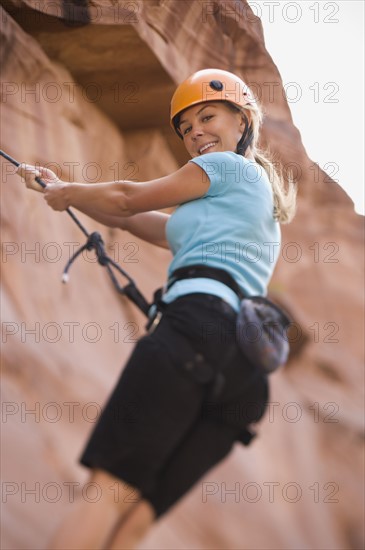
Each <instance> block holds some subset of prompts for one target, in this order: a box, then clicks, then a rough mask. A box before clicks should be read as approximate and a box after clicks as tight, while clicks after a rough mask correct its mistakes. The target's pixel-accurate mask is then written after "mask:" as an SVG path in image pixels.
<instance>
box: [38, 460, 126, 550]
mask: <svg viewBox="0 0 365 550" xmlns="http://www.w3.org/2000/svg"><path fill="white" fill-rule="evenodd" d="M117 482H119V483H120V486H118V489H120V490H119V491H118V498H115V490H112V489H111V487H113V488H114V489H115V487H116V485H115V484H116V483H117ZM89 483H93V484H94V487H95V490H96V491H98V493H99V494H100V498H99V499H97V500H95V502H90V499H89V501H88V500H86V499H85V498H83V497H82V496H80V497H79V498H78V499H77V500H75V502H74V503H73V504H72V507H73V508H72V511H71V515H70V516H68V517H67V518H66V520H65V521H64V523H63V524H62V525H61V527H60V528H59V530H58V531H57V533H56V535H55V537H54V538H53V540H52V541H51V543H50V544H49V545H48V549H49V550H66V549H72V550H83V549H85V548H87V549H88V550H94V549H102V548H105V545H106V542H107V541H108V539H109V538H110V536H111V533H112V532H113V530H114V529H115V527H116V526H117V524H118V523H119V522H120V520H121V519H122V518H124V517H126V515H127V513H128V512H129V511H130V510H131V508H132V507H133V506H134V505H135V502H128V500H130V499H128V498H127V497H128V496H129V495H130V494H131V492H134V494H136V492H135V491H133V488H131V487H128V486H127V485H126V484H125V483H123V482H121V481H120V480H118V479H117V478H115V477H113V476H112V475H110V474H109V473H107V472H105V471H102V470H94V471H93V473H92V475H91V478H90V481H89ZM90 487H92V486H91V485H90ZM90 498H91V497H90ZM93 498H94V497H93Z"/></svg>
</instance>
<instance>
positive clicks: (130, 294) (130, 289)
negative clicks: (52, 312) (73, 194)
mask: <svg viewBox="0 0 365 550" xmlns="http://www.w3.org/2000/svg"><path fill="white" fill-rule="evenodd" d="M0 155H1V156H2V157H4V158H5V159H6V160H7V161H9V162H11V163H12V164H13V165H14V166H16V167H18V166H20V162H18V161H16V160H15V159H13V158H12V157H11V156H10V155H7V154H6V153H5V152H4V151H1V150H0ZM35 181H36V182H37V183H39V185H40V186H41V187H43V188H45V187H47V185H46V183H45V182H44V181H43V180H42V178H40V177H39V176H36V178H35ZM66 212H67V214H68V215H69V216H70V217H71V218H72V220H73V221H74V222H75V223H76V225H77V226H78V227H79V228H80V229H81V231H82V232H83V233H84V235H85V236H86V237H87V241H86V243H85V244H84V245H82V246H81V247H80V248H78V249H77V250H76V252H75V253H74V254H73V255H72V257H71V258H70V259H69V261H68V262H67V264H66V267H65V269H64V271H63V274H62V281H63V282H64V283H67V282H68V279H69V275H68V271H69V269H70V267H71V265H72V264H73V262H74V261H75V260H76V259H77V258H78V256H79V255H80V254H81V253H82V252H83V251H84V250H94V251H95V255H96V257H97V260H98V263H99V264H100V265H102V266H103V267H105V268H106V270H107V272H108V274H109V277H110V278H111V280H112V283H113V285H114V287H115V289H116V290H117V291H118V293H119V294H123V295H124V296H127V298H129V300H131V301H132V302H133V303H134V304H135V305H136V306H137V307H138V308H139V309H140V310H141V311H142V312H143V313H144V314H145V315H146V316H148V311H149V309H150V304H149V303H148V302H147V300H146V298H145V297H144V296H143V294H142V293H141V292H140V290H139V289H138V288H137V285H136V283H135V282H134V280H133V279H132V277H131V276H130V275H129V274H128V273H127V272H126V271H125V270H124V269H122V268H121V267H120V265H118V264H117V263H116V262H115V261H114V260H112V258H110V256H108V254H107V253H106V251H105V246H104V241H103V239H102V237H101V235H100V233H98V232H97V231H94V232H93V233H89V232H88V231H87V229H86V228H85V227H84V226H83V225H82V223H81V222H80V220H79V219H78V218H77V216H76V215H75V214H74V213H73V211H72V210H71V209H70V208H67V209H66ZM113 268H114V269H115V270H117V271H118V272H119V273H120V274H121V275H123V277H125V278H126V279H127V280H128V284H126V285H125V286H122V285H120V284H119V282H118V280H117V278H116V276H115V273H114V271H113Z"/></svg>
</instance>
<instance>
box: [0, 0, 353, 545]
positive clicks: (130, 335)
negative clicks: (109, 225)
mask: <svg viewBox="0 0 365 550" xmlns="http://www.w3.org/2000/svg"><path fill="white" fill-rule="evenodd" d="M1 3H2V5H3V7H4V8H5V10H6V11H5V10H2V11H1V34H2V44H1V48H2V49H1V65H2V73H1V80H2V84H3V87H2V104H1V114H2V132H1V148H3V149H5V150H6V151H7V152H8V153H9V154H11V155H13V156H14V157H16V158H18V159H19V160H21V161H23V160H26V161H27V162H40V163H42V164H44V163H48V162H53V163H57V166H55V167H56V168H58V167H59V169H60V170H62V174H63V177H64V178H65V179H67V178H68V177H69V176H70V167H72V166H73V167H74V174H72V175H73V177H74V180H75V181H77V180H78V179H81V178H82V177H85V175H86V177H88V178H91V179H93V178H94V179H97V178H98V179H100V180H101V181H105V180H108V179H113V177H115V174H116V172H115V171H116V170H118V177H135V179H139V180H143V179H149V178H152V177H156V176H159V175H163V174H165V173H169V172H171V171H173V170H174V169H176V168H177V167H178V165H179V163H181V162H182V161H183V160H184V159H186V157H185V156H184V152H183V151H182V149H181V146H180V144H179V143H176V139H175V138H174V136H173V134H172V132H171V131H170V130H169V128H168V125H167V124H166V123H164V122H163V121H164V120H167V112H168V109H167V105H168V104H167V103H166V102H167V101H168V97H169V96H170V94H171V92H172V90H173V86H174V84H173V82H178V81H181V80H182V79H183V78H184V77H186V76H187V75H188V74H189V73H190V72H192V71H193V70H196V69H200V68H204V67H206V66H212V65H215V66H217V67H221V68H227V69H229V70H233V71H237V72H239V73H241V74H242V75H244V76H245V78H246V79H247V80H248V81H249V82H250V83H251V84H252V83H255V84H256V87H257V89H259V90H262V91H263V92H264V91H265V90H267V87H264V86H263V83H264V82H265V81H267V80H268V79H270V81H273V82H278V83H279V84H280V86H281V80H280V75H279V72H278V69H277V68H276V66H275V65H274V63H273V61H272V59H271V58H270V56H269V54H268V53H267V52H266V49H265V45H264V41H263V33H262V28H261V23H260V21H259V20H258V19H255V18H254V17H253V16H252V13H251V12H250V10H249V7H248V6H247V4H245V3H243V2H216V3H206V2H198V1H196V2H182V1H164V2H157V1H152V0H149V1H147V2H133V3H129V4H130V5H129V8H128V9H124V8H123V7H125V6H124V4H123V6H122V5H121V3H115V2H89V3H88V8H89V10H88V11H87V12H86V10H85V9H84V8H80V7H79V8H76V7H75V3H70V2H69V3H67V4H68V6H69V7H68V9H69V10H70V9H71V8H70V7H72V6H73V7H74V10H73V11H72V12H70V11H69V12H66V11H65V8H64V3H63V2H52V3H49V4H48V5H47V3H42V2H33V1H30V0H29V1H12V2H1ZM208 4H209V6H211V7H209V6H208ZM131 6H132V7H131ZM133 6H134V8H133ZM238 7H239V9H240V17H233V16H229V10H228V8H231V9H238ZM116 8H118V10H119V11H117V12H116V11H115V10H116ZM208 8H209V9H211V11H212V13H211V14H209V13H208V12H207V9H208ZM34 10H40V11H34ZM42 10H43V12H45V13H46V15H45V14H44V13H43V14H42V13H41V12H42ZM62 10H63V11H62ZM204 10H205V11H204ZM224 10H226V11H224ZM116 13H117V17H116V15H115V14H116ZM223 13H224V14H225V17H222V14H223ZM87 14H88V16H87ZM70 18H71V19H70ZM212 40H214V43H215V45H216V46H217V47H216V48H215V53H214V55H215V57H212V55H213V54H212V50H211V48H210V47H209V44H211V42H212ZM103 44H104V47H103ZM113 45H114V46H113ZM116 45H117V47H116ZM218 46H219V47H218ZM126 75H127V76H126ZM91 83H94V84H95V86H94V88H92V86H91ZM118 83H119V84H120V87H118V86H116V85H117V84H118ZM113 86H114V88H113ZM128 86H129V87H128ZM70 90H73V91H74V93H73V94H72V95H71V94H70ZM98 90H99V91H100V90H101V92H102V93H101V97H100V99H99V100H98V101H94V100H93V97H92V100H90V96H88V95H87V93H85V91H87V92H88V93H89V94H92V93H95V91H98ZM115 93H117V96H115ZM52 94H58V95H59V97H58V96H57V95H52ZM128 94H131V95H129V96H128ZM279 97H280V99H279ZM54 98H56V99H57V100H54V101H53V99H54ZM126 98H127V99H128V98H129V99H130V98H132V99H133V98H136V99H137V102H133V101H132V102H130V101H126ZM262 101H263V104H264V107H265V109H266V112H267V118H266V122H265V126H264V139H265V140H267V141H268V142H270V144H271V147H272V149H274V151H275V152H276V153H277V154H278V155H280V156H281V157H282V159H283V161H284V162H292V161H293V160H295V162H297V163H298V165H300V169H301V178H300V182H299V183H300V200H299V208H298V215H297V217H296V220H295V221H294V223H292V224H291V225H290V226H288V227H285V228H284V243H283V244H284V246H283V258H282V261H281V262H280V263H279V265H278V267H277V270H276V272H275V277H274V279H273V281H272V284H271V292H272V293H273V294H275V295H276V297H277V298H278V299H279V300H281V301H282V302H283V303H285V304H286V305H287V307H288V309H289V310H290V311H291V312H292V314H293V316H294V318H295V319H296V320H297V321H298V323H299V324H300V327H301V330H302V332H303V335H305V336H306V339H305V338H304V336H303V338H302V339H300V342H299V344H302V345H298V346H293V349H294V353H293V357H292V360H291V362H290V363H289V365H288V366H287V367H286V368H285V369H284V370H282V371H281V372H279V373H277V374H275V375H274V376H273V377H272V391H271V397H270V402H271V404H270V409H269V413H268V414H267V416H266V418H265V420H264V421H263V423H262V424H261V426H260V435H261V436H260V438H258V439H257V441H256V442H255V444H254V445H253V446H252V447H251V448H249V449H245V448H243V447H242V446H240V445H237V446H236V447H235V449H234V451H233V453H232V454H231V455H230V457H229V458H228V459H227V460H225V461H224V462H223V463H222V464H220V465H219V466H218V467H217V468H216V469H214V470H213V471H212V472H209V473H208V474H207V475H206V477H205V478H204V479H203V480H202V482H201V483H199V484H198V485H197V486H196V487H195V488H194V489H193V490H192V491H191V492H190V493H189V494H188V495H187V497H186V498H185V499H184V500H183V501H182V502H181V503H180V504H179V505H178V506H177V507H176V508H175V509H174V510H172V511H171V513H170V514H169V515H167V516H166V517H165V518H164V519H163V520H162V521H161V522H160V523H159V524H157V525H156V527H155V529H154V530H153V531H152V532H151V534H150V535H149V536H148V537H147V538H146V539H145V541H144V542H143V544H142V545H141V548H146V549H147V548H150V549H152V548H153V549H156V548H166V549H171V548H174V549H177V548H237V549H238V548H239V549H241V548H242V549H243V548H245V549H250V550H252V549H257V550H259V549H262V548H267V549H269V548H270V549H279V548H280V549H284V548H285V549H289V548H290V549H297V550H301V549H302V548H310V549H313V550H314V549H316V550H317V549H328V548H331V549H344V548H346V549H350V548H351V549H355V548H356V549H358V548H362V547H363V545H364V540H363V537H362V527H361V526H362V521H363V512H364V508H363V491H362V482H363V472H362V466H363V415H362V407H363V367H362V360H363V357H362V353H363V346H362V340H361V334H362V329H363V325H362V319H363V317H362V308H363V295H362V294H361V292H362V284H361V283H362V276H363V256H362V246H363V232H362V227H363V225H362V218H361V217H360V216H357V215H356V214H355V213H354V211H353V206H352V204H351V201H350V200H349V199H348V197H347V196H346V194H345V193H344V192H343V191H342V190H341V189H340V187H339V186H337V185H336V184H335V183H334V182H331V181H328V178H327V181H328V182H326V181H324V180H325V178H324V176H323V174H321V180H323V181H321V182H320V183H315V182H314V181H313V170H310V169H309V168H310V165H311V161H310V159H308V157H307V156H306V153H305V150H304V148H303V145H302V144H301V141H300V136H299V133H298V131H297V129H296V128H295V127H294V126H293V124H292V120H291V115H290V111H289V108H288V105H287V104H286V103H285V101H284V99H283V96H282V95H281V94H280V96H279V95H278V98H277V101H275V102H274V103H272V102H270V101H268V98H267V97H265V95H264V94H263V95H262ZM93 163H95V164H93ZM1 170H2V187H1V204H2V237H3V243H2V307H1V315H2V322H3V325H2V328H3V336H2V343H3V347H2V372H1V377H2V379H1V381H2V383H1V391H2V402H3V404H2V425H1V427H2V468H1V469H2V471H1V474H2V482H3V485H2V500H3V501H2V541H1V542H2V547H3V548H4V549H5V548H7V549H20V548H24V549H26V548H29V549H34V548H42V547H45V545H46V541H47V537H48V536H49V534H50V533H51V532H52V531H53V529H54V528H55V526H56V525H57V524H58V522H59V520H60V517H61V516H62V515H63V514H64V513H65V511H66V509H67V504H68V502H69V500H70V499H71V498H72V490H71V486H70V483H72V482H75V483H81V482H82V480H84V479H85V476H86V472H85V471H84V470H83V469H81V468H80V467H79V466H78V465H77V457H78V454H79V453H80V451H81V449H82V447H83V444H84V442H85V440H86V437H87V434H88V433H89V431H90V430H91V429H92V427H93V423H94V419H95V417H96V415H97V414H98V412H99V410H100V407H101V406H102V404H103V402H104V400H105V399H106V397H107V395H108V393H109V392H110V390H111V388H112V387H113V384H114V382H115V380H116V379H117V377H118V375H119V371H120V366H121V365H122V364H123V362H124V361H125V359H126V358H127V356H128V354H129V353H130V351H131V349H132V346H133V341H134V340H135V338H136V337H138V336H140V335H141V334H142V333H143V323H144V321H143V318H142V316H141V315H140V314H139V313H138V311H137V310H136V309H135V308H134V306H132V305H130V304H129V303H128V302H126V300H124V299H121V298H118V296H116V294H115V292H114V290H113V288H112V287H111V285H110V283H109V280H108V278H107V275H106V273H105V272H104V271H103V269H102V268H101V267H99V266H95V265H93V262H92V257H91V256H85V257H84V258H82V259H80V260H79V261H78V263H77V264H76V265H75V266H74V267H73V268H72V270H71V280H70V283H69V284H68V285H67V286H64V285H62V284H61V282H60V277H61V273H62V269H63V267H64V264H65V262H66V261H67V259H68V257H69V252H70V250H72V248H73V246H74V243H81V242H83V236H82V234H81V233H80V231H79V230H78V229H77V227H76V226H74V225H73V224H72V223H71V221H70V220H69V219H68V217H67V215H66V214H64V213H54V212H52V211H50V210H49V209H48V208H47V207H46V205H45V204H44V202H43V200H42V197H41V196H40V195H36V194H35V193H31V192H29V191H26V190H25V189H24V187H23V185H22V184H21V182H20V181H19V179H18V178H17V177H16V176H14V175H13V168H12V167H11V166H10V165H8V164H7V163H4V162H2V164H1ZM81 218H82V220H83V222H84V223H85V225H86V226H87V227H88V228H89V229H90V230H92V229H94V228H95V229H98V230H100V231H101V232H102V234H103V236H104V238H105V240H106V242H107V243H108V247H109V251H110V253H111V254H112V255H114V257H115V259H117V260H119V261H120V262H121V264H122V265H123V266H124V267H125V268H126V269H127V270H128V271H129V272H130V273H131V274H132V276H133V277H134V278H135V279H136V280H137V281H138V283H139V285H140V287H141V288H142V290H143V291H144V292H145V293H146V295H147V296H148V297H149V298H150V297H151V295H152V291H153V289H154V288H156V287H157V286H158V285H159V284H160V283H162V282H163V280H164V277H165V271H166V267H167V264H168V261H169V258H170V256H169V254H168V253H167V252H166V251H163V250H160V249H158V248H156V247H153V246H147V245H145V244H144V243H142V242H140V241H138V240H137V239H135V238H134V237H131V236H130V235H128V234H123V233H121V232H116V231H111V230H107V229H106V228H103V227H101V226H98V224H96V223H95V222H93V221H91V220H88V219H87V218H86V217H84V216H81ZM74 487H75V491H78V490H79V487H80V485H75V486H74ZM227 489H228V490H232V489H234V490H235V491H236V492H235V494H233V495H232V494H226V490H227Z"/></svg>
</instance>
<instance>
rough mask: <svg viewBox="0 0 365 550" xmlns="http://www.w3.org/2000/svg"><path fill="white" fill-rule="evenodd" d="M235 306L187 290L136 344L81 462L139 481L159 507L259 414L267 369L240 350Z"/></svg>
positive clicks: (211, 463) (224, 452) (183, 490)
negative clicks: (157, 323) (246, 358)
mask: <svg viewBox="0 0 365 550" xmlns="http://www.w3.org/2000/svg"><path fill="white" fill-rule="evenodd" d="M235 320H236V313H235V312H234V311H233V309H232V308H231V307H230V306H229V305H228V304H227V303H226V302H224V301H223V300H221V299H220V298H218V297H216V296H212V295H208V294H189V295H186V296H183V297H180V298H178V299H176V300H175V301H174V302H172V303H171V304H168V306H167V307H166V309H165V311H164V314H163V316H162V319H161V321H160V323H159V325H158V326H157V328H156V329H155V331H154V332H153V333H151V334H148V335H146V336H143V337H142V338H141V339H140V340H139V341H138V343H137V345H136V347H135V349H134V351H133V352H132V354H131V357H130V358H129V360H128V363H127V365H126V367H125V368H124V370H123V372H122V374H121V377H120V379H119V381H118V383H117V385H116V387H115V389H114V392H113V393H112V395H111V397H110V399H109V401H108V403H107V405H106V407H105V409H104V411H103V413H102V415H101V417H100V419H99V421H98V423H97V425H96V426H95V429H94V431H93V433H92V435H91V437H90V440H89V442H88V444H87V446H86V449H85V451H84V453H83V454H82V457H81V463H82V464H84V465H85V466H88V467H92V468H101V469H103V470H106V471H108V472H109V473H111V474H112V475H114V476H116V477H118V478H120V479H121V480H123V481H125V482H126V483H128V484H129V485H132V486H133V487H135V488H136V489H138V490H139V491H140V493H141V495H142V497H143V498H145V499H147V500H148V501H149V502H150V503H151V505H152V506H153V507H154V509H155V512H156V514H157V516H161V515H162V514H163V513H165V512H166V511H167V510H168V509H169V508H170V507H171V506H172V505H173V504H174V503H175V502H177V501H178V500H179V499H180V498H181V497H182V496H183V495H184V494H185V493H186V492H187V491H188V490H189V489H190V488H191V487H192V486H193V485H194V484H195V483H196V482H197V481H198V480H199V479H200V478H201V477H202V476H203V475H204V474H205V473H206V472H207V471H208V470H209V469H210V468H212V467H213V466H214V465H216V464H217V463H218V462H219V461H220V460H222V459H223V458H224V457H225V456H226V455H227V454H228V453H229V451H230V450H231V448H232V446H233V444H234V442H235V441H236V440H237V439H239V438H240V435H241V434H242V432H243V431H244V430H245V428H247V426H249V425H250V424H251V423H253V422H257V421H258V420H259V419H260V418H261V417H262V416H263V414H264V412H265V409H266V406H267V402H268V381H267V377H266V376H264V375H262V374H261V373H260V372H258V371H257V370H256V369H255V368H254V367H253V366H252V365H251V364H250V363H249V362H248V361H246V360H245V358H244V357H243V355H242V354H241V352H240V350H239V348H238V346H237V344H236V341H235Z"/></svg>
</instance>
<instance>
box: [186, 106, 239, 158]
mask: <svg viewBox="0 0 365 550" xmlns="http://www.w3.org/2000/svg"><path fill="white" fill-rule="evenodd" d="M179 129H180V132H181V135H182V136H183V140H184V145H185V147H186V150H187V151H188V153H189V154H190V156H191V157H193V158H194V157H198V156H200V155H204V154H205V153H212V152H218V151H236V148H237V143H238V142H239V140H240V138H241V136H242V134H243V132H244V129H245V121H244V119H243V117H242V115H241V113H240V112H238V111H237V112H234V111H232V110H231V109H230V108H229V107H227V105H225V103H223V102H221V101H220V102H219V101H216V102H206V103H199V104H198V105H194V106H193V107H189V109H186V111H184V112H183V113H182V115H181V118H180V123H179Z"/></svg>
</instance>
